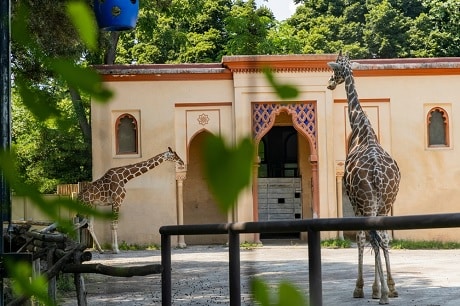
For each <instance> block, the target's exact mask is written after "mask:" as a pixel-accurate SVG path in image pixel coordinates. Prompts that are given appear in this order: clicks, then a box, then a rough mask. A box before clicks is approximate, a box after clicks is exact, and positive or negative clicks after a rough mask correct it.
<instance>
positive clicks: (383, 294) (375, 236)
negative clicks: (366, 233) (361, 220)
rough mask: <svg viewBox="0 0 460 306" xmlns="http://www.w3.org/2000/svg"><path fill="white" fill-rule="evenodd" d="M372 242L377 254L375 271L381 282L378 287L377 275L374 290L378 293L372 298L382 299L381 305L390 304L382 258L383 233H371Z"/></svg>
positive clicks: (373, 294)
mask: <svg viewBox="0 0 460 306" xmlns="http://www.w3.org/2000/svg"><path fill="white" fill-rule="evenodd" d="M370 240H371V245H372V249H373V250H374V252H375V271H376V274H377V275H378V279H379V280H380V286H378V281H377V275H376V279H375V283H374V286H372V287H373V290H374V289H376V291H374V292H372V298H379V297H380V300H379V304H388V303H389V300H388V293H389V289H388V285H387V282H386V279H385V277H384V274H383V267H382V258H381V257H380V248H383V244H382V236H381V233H380V232H378V231H370ZM378 287H380V290H378ZM379 291H380V292H379ZM379 293H380V296H379Z"/></svg>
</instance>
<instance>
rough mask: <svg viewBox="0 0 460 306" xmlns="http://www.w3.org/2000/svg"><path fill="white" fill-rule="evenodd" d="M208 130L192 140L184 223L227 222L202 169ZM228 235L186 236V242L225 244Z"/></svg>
mask: <svg viewBox="0 0 460 306" xmlns="http://www.w3.org/2000/svg"><path fill="white" fill-rule="evenodd" d="M208 134H209V132H208V131H202V132H200V133H198V134H197V135H195V136H194V137H193V138H192V140H191V141H190V144H189V148H188V165H187V179H186V180H184V193H183V195H184V224H205V223H226V222H227V216H226V215H225V214H223V213H222V212H221V211H219V209H218V206H217V205H216V203H215V201H214V199H213V197H212V195H211V193H210V192H209V189H208V187H207V185H206V180H205V177H204V174H203V171H202V163H201V151H200V150H201V148H202V144H203V140H204V139H205V137H206V135H208ZM226 242H227V238H226V235H201V236H193V235H192V236H185V243H186V244H221V243H222V244H223V243H226Z"/></svg>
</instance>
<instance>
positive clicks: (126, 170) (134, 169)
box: [116, 152, 168, 183]
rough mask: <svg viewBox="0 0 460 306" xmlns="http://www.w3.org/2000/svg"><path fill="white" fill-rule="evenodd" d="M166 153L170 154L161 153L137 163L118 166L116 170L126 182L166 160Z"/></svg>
mask: <svg viewBox="0 0 460 306" xmlns="http://www.w3.org/2000/svg"><path fill="white" fill-rule="evenodd" d="M166 154H168V152H164V153H160V154H158V155H155V156H154V157H152V158H149V159H147V160H144V161H141V162H138V163H136V164H131V165H127V166H122V167H118V168H116V172H117V173H119V174H121V175H122V176H123V181H124V183H126V182H128V181H130V180H132V179H133V178H135V177H138V176H140V175H142V174H144V173H146V172H147V171H149V170H152V169H153V168H155V167H157V166H158V165H160V164H162V163H163V162H164V161H165V160H167V158H166Z"/></svg>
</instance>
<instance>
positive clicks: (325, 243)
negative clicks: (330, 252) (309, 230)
mask: <svg viewBox="0 0 460 306" xmlns="http://www.w3.org/2000/svg"><path fill="white" fill-rule="evenodd" d="M321 246H322V247H325V248H331V249H347V248H351V241H350V240H348V239H326V240H322V241H321Z"/></svg>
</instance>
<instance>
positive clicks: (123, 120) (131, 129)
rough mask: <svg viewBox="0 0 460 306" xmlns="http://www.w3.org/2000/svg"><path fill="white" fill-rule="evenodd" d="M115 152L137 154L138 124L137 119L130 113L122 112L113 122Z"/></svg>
mask: <svg viewBox="0 0 460 306" xmlns="http://www.w3.org/2000/svg"><path fill="white" fill-rule="evenodd" d="M115 131H116V132H115V133H116V138H115V139H116V149H117V154H120V155H121V154H137V153H138V152H139V148H138V141H137V135H138V125H137V120H136V118H134V117H133V116H132V115H130V114H123V115H121V116H120V117H118V118H117V121H116V123H115Z"/></svg>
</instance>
